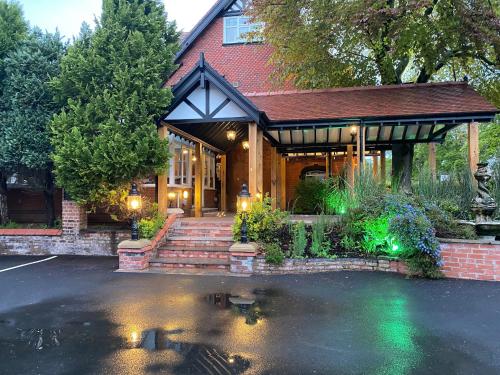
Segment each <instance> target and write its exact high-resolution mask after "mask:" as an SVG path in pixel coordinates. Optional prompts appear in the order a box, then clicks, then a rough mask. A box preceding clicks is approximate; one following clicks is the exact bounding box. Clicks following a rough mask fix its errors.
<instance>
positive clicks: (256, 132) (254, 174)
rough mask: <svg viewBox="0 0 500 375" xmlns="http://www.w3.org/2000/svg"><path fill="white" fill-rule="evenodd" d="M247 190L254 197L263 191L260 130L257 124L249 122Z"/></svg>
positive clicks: (261, 138)
mask: <svg viewBox="0 0 500 375" xmlns="http://www.w3.org/2000/svg"><path fill="white" fill-rule="evenodd" d="M248 143H249V145H250V149H249V150H248V190H249V191H250V194H251V195H252V196H253V197H255V196H257V194H258V193H259V194H261V196H262V193H263V186H262V185H263V173H262V147H263V137H262V130H260V129H259V128H258V127H257V124H256V123H254V122H251V123H249V124H248Z"/></svg>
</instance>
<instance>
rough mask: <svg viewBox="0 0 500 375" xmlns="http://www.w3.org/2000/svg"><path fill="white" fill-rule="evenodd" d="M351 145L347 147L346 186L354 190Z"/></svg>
mask: <svg viewBox="0 0 500 375" xmlns="http://www.w3.org/2000/svg"><path fill="white" fill-rule="evenodd" d="M353 148H354V146H353V145H347V184H348V185H349V187H350V188H351V189H352V188H354V157H353Z"/></svg>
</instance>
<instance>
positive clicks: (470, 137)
mask: <svg viewBox="0 0 500 375" xmlns="http://www.w3.org/2000/svg"><path fill="white" fill-rule="evenodd" d="M467 130H468V131H467V141H468V144H469V167H470V171H471V173H472V174H474V173H476V170H477V163H479V124H478V123H477V122H471V123H470V124H469V126H468V129H467Z"/></svg>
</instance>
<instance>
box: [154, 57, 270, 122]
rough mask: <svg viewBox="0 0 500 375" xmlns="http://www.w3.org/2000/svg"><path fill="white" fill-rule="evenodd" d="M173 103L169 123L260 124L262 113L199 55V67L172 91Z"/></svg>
mask: <svg viewBox="0 0 500 375" xmlns="http://www.w3.org/2000/svg"><path fill="white" fill-rule="evenodd" d="M172 91H173V94H174V98H175V99H174V101H173V102H172V104H171V105H170V107H169V111H168V114H167V115H166V116H164V117H163V119H164V121H166V122H168V123H172V124H175V123H186V122H191V123H193V122H204V123H209V122H221V121H255V122H257V123H258V124H260V123H261V116H262V115H261V112H260V111H259V110H258V109H257V108H256V107H255V105H254V104H253V103H252V102H250V101H249V100H248V99H246V98H245V97H244V96H243V95H241V93H240V92H239V91H237V90H236V89H235V88H234V87H233V86H231V85H230V84H229V82H227V81H226V80H225V79H224V78H223V77H222V76H220V75H219V74H218V73H217V72H216V71H215V70H214V69H213V68H211V67H210V65H208V64H207V63H206V62H205V59H204V57H203V54H201V55H200V61H199V63H198V65H197V66H196V67H195V69H193V70H192V71H191V72H190V73H189V74H188V75H187V76H186V77H185V78H183V79H182V80H181V81H180V82H179V83H178V84H177V85H175V86H174V88H173V90H172Z"/></svg>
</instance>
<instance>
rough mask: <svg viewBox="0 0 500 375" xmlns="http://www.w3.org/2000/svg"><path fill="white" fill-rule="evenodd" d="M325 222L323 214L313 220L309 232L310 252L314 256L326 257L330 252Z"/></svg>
mask: <svg viewBox="0 0 500 375" xmlns="http://www.w3.org/2000/svg"><path fill="white" fill-rule="evenodd" d="M327 229H328V226H327V222H326V219H325V216H324V215H320V217H319V218H318V219H317V220H316V221H314V222H313V224H312V234H311V254H312V255H313V256H314V257H316V258H327V257H328V256H329V252H330V247H331V244H330V241H329V239H328V238H327Z"/></svg>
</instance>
